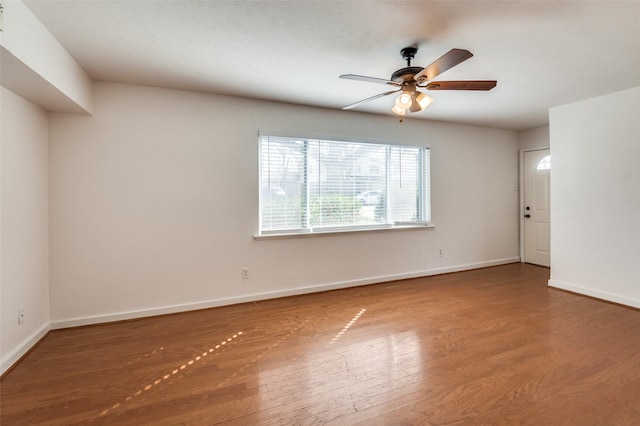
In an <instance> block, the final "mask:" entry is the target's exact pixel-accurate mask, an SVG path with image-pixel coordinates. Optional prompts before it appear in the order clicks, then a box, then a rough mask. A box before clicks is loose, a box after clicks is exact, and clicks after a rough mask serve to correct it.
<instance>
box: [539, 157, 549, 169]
mask: <svg viewBox="0 0 640 426" xmlns="http://www.w3.org/2000/svg"><path fill="white" fill-rule="evenodd" d="M550 169H551V156H550V155H547V156H546V157H544V158H543V159H542V160H540V161H538V165H537V166H536V170H550Z"/></svg>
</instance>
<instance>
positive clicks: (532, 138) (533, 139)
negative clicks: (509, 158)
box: [518, 126, 549, 149]
mask: <svg viewBox="0 0 640 426" xmlns="http://www.w3.org/2000/svg"><path fill="white" fill-rule="evenodd" d="M518 145H519V146H520V149H531V148H549V126H542V127H536V128H534V129H529V130H523V131H521V132H518Z"/></svg>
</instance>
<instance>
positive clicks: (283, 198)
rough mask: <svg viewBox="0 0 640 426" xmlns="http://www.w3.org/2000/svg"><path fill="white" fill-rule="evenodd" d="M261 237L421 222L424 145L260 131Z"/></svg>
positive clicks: (424, 214) (424, 216)
mask: <svg viewBox="0 0 640 426" xmlns="http://www.w3.org/2000/svg"><path fill="white" fill-rule="evenodd" d="M259 175H260V234H261V235H265V234H274V233H276V234H277V233H313V232H327V231H334V230H349V229H370V228H385V227H386V228H388V227H392V226H400V225H412V224H413V225H425V224H427V223H428V222H429V220H430V214H431V212H430V197H429V149H428V148H423V147H415V146H399V145H383V144H373V143H360V142H342V141H329V140H318V139H303V138H287V137H277V136H260V173H259Z"/></svg>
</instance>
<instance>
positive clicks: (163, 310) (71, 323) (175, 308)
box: [51, 257, 520, 330]
mask: <svg viewBox="0 0 640 426" xmlns="http://www.w3.org/2000/svg"><path fill="white" fill-rule="evenodd" d="M516 262H520V258H519V257H510V258H505V259H497V260H492V261H487V262H478V263H470V264H465V265H457V266H449V267H445V268H436V269H428V270H423V271H416V272H410V273H406V274H395V275H384V276H378V277H369V278H365V279H361V280H351V281H341V282H336V283H328V284H320V285H312V286H306V287H298V288H294V289H291V290H279V291H271V292H264V293H256V294H251V295H247V296H238V297H230V298H224V299H214V300H207V301H203V302H197V303H189V304H183V305H172V306H163V307H158V308H152V309H141V310H135V311H128V312H120V313H114V314H106V315H96V316H90V317H81V318H72V319H66V320H59V321H52V322H51V329H52V330H57V329H61V328H69V327H78V326H83V325H93V324H102V323H107V322H113V321H122V320H128V319H135V318H144V317H150V316H156V315H164V314H173V313H178V312H187V311H195V310H198V309H207V308H215V307H218V306H226V305H235V304H238V303H246V302H255V301H258V300H267V299H275V298H279V297H287V296H297V295H301V294H308V293H317V292H321V291H328V290H338V289H342V288H349V287H357V286H361V285H369V284H376V283H383V282H388V281H396V280H404V279H410V278H419V277H426V276H430V275H439V274H446V273H450V272H460V271H467V270H470V269H478V268H486V267H489V266H498V265H506V264H508V263H516Z"/></svg>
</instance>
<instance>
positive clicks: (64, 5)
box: [25, 0, 640, 130]
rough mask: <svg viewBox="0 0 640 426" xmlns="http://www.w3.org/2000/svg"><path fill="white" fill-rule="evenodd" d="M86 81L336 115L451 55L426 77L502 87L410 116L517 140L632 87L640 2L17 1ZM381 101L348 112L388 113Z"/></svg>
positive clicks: (440, 96) (445, 99)
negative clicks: (400, 74)
mask: <svg viewBox="0 0 640 426" xmlns="http://www.w3.org/2000/svg"><path fill="white" fill-rule="evenodd" d="M25 3H26V4H27V6H28V7H29V8H30V9H31V10H32V11H33V13H34V14H35V15H36V16H37V17H38V18H39V19H40V21H41V22H42V23H43V24H44V25H45V26H46V27H47V28H48V29H49V30H50V31H51V33H52V34H53V35H54V36H55V37H56V38H57V39H58V41H60V43H61V44H62V45H63V46H64V47H65V48H66V49H67V51H68V52H69V53H70V54H71V55H72V56H73V57H74V58H75V59H76V61H77V62H78V63H79V64H80V65H81V66H82V67H83V68H84V69H85V70H86V72H87V73H88V74H89V75H90V76H91V77H92V78H93V79H95V80H106V81H114V82H125V83H134V84H143V85H152V86H160V87H168V88H176V89H187V90H198V91H203V92H210V93H220V94H230V95H237V96H243V97H250V98H259V99H268V100H275V101H283V102H290V103H295V104H307V105H315V106H320V107H326V108H335V109H339V108H341V107H343V106H345V105H348V104H350V103H353V102H355V101H357V100H360V99H363V98H367V97H370V96H373V95H375V94H377V93H381V92H385V91H388V90H390V88H389V86H385V85H381V84H380V85H379V84H374V83H368V82H360V81H350V80H342V79H338V76H339V75H340V74H346V73H353V74H360V75H367V76H372V77H379V78H385V79H386V78H389V77H390V76H391V73H392V72H393V71H395V70H396V69H398V68H402V67H404V66H406V63H405V62H404V61H403V59H402V57H401V56H400V54H399V52H400V49H401V48H403V47H405V46H409V45H412V44H417V45H418V46H419V51H418V54H417V56H416V58H415V60H414V61H413V63H412V65H414V66H426V65H428V64H429V63H431V62H432V61H434V60H435V59H437V58H438V57H440V56H441V55H443V54H444V53H446V52H447V51H449V50H450V49H451V48H461V49H468V50H470V51H471V52H472V53H473V54H474V55H475V56H474V57H473V58H471V59H469V60H468V61H465V62H463V63H462V64H460V65H458V66H457V67H455V68H453V69H451V70H449V71H446V72H445V73H443V74H441V75H440V76H438V77H437V78H436V80H466V79H473V80H483V79H489V80H494V79H495V80H498V86H497V87H496V88H495V89H493V90H491V91H489V92H473V91H467V92H465V91H432V92H430V93H429V94H430V95H431V96H432V97H434V98H435V99H436V101H435V102H434V103H433V104H432V105H431V106H430V107H429V108H428V109H427V110H425V111H422V112H419V113H416V114H412V117H415V118H422V119H428V120H441V121H449V122H458V123H469V124H477V125H483V126H490V127H499V128H506V129H514V130H524V129H529V128H533V127H537V126H541V125H544V124H547V122H548V109H549V108H550V107H553V106H557V105H563V104H567V103H571V102H574V101H578V100H582V99H587V98H592V97H595V96H599V95H604V94H608V93H612V92H616V91H619V90H624V89H628V88H631V87H636V86H640V35H639V34H640V1H624V2H616V1H536V2H527V1H491V2H485V1H464V2H463V1H438V2H431V1H302V0H298V1H290V0H289V1H170V0H162V1H102V0H81V1H74V0H25ZM393 101H394V99H393V97H392V96H388V97H384V98H381V99H378V100H375V101H372V102H370V103H367V104H363V105H361V106H359V107H357V108H355V110H356V111H365V112H373V113H380V114H391V112H390V109H391V107H392V106H393Z"/></svg>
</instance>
